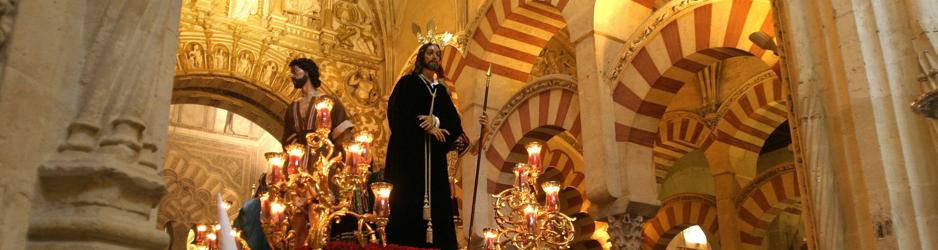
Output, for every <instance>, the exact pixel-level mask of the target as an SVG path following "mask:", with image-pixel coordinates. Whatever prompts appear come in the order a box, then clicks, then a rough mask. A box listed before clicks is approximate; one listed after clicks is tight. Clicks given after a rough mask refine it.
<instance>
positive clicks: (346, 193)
mask: <svg viewBox="0 0 938 250" xmlns="http://www.w3.org/2000/svg"><path fill="white" fill-rule="evenodd" d="M331 109H332V102H331V100H328V99H327V100H325V101H323V102H320V103H317V104H316V114H315V115H316V122H317V128H320V129H318V130H316V132H313V133H309V134H307V135H306V142H307V145H306V146H304V145H301V144H291V145H288V146H287V147H286V152H284V153H278V152H271V153H267V154H265V156H266V157H267V159H268V161H269V163H270V174H269V175H268V180H267V182H268V183H269V184H268V192H267V193H266V194H262V195H261V198H260V200H261V208H262V209H261V223H262V224H263V229H264V233H265V234H266V235H267V240H268V243H269V244H270V245H271V247H273V248H274V249H294V248H297V247H303V246H306V247H309V248H310V249H322V248H323V247H325V245H326V243H327V240H328V239H329V235H330V231H331V223H330V222H332V221H336V222H338V221H339V220H340V218H342V217H344V216H351V217H354V218H355V219H357V220H358V225H357V229H356V231H355V237H356V239H357V241H358V242H359V243H360V244H362V245H364V244H366V243H372V244H377V243H378V242H379V240H380V243H381V244H382V245H386V244H387V241H386V237H385V226H386V225H387V221H388V215H389V213H390V207H389V206H388V198H389V196H390V193H391V189H392V188H393V187H392V185H391V184H389V183H384V182H377V183H373V184H371V191H372V192H374V196H375V202H374V207H373V208H372V209H371V210H372V212H370V213H368V212H365V211H364V210H368V209H367V208H365V206H364V203H367V200H368V198H367V192H368V191H369V190H368V188H367V187H366V184H367V178H368V175H369V173H370V172H371V170H370V166H371V159H370V143H371V136H370V135H368V134H365V133H362V134H360V135H359V136H357V137H356V140H355V142H354V143H352V144H350V145H348V146H347V147H346V148H345V155H344V156H345V157H343V154H342V153H339V152H336V151H335V145H334V144H333V143H332V141H331V140H330V139H329V134H330V129H329V128H330V127H331V121H330V114H329V112H330V111H331ZM311 115H312V114H311ZM304 156H305V157H304ZM284 160H286V163H287V164H286V169H283V166H284ZM304 163H306V164H304ZM356 208H358V209H356Z"/></svg>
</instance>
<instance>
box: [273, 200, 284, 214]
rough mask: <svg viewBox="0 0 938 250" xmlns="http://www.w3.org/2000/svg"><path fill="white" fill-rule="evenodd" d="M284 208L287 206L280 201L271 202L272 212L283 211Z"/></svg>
mask: <svg viewBox="0 0 938 250" xmlns="http://www.w3.org/2000/svg"><path fill="white" fill-rule="evenodd" d="M284 210H287V206H285V205H283V204H282V203H280V202H274V203H270V212H272V213H283V211H284Z"/></svg>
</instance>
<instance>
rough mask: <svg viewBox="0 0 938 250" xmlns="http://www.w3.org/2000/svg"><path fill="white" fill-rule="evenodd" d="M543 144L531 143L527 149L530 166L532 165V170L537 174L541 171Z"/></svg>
mask: <svg viewBox="0 0 938 250" xmlns="http://www.w3.org/2000/svg"><path fill="white" fill-rule="evenodd" d="M541 148H542V146H541V143H539V142H531V143H528V145H527V146H526V147H525V149H526V150H527V151H528V165H531V170H532V171H535V172H540V171H541Z"/></svg>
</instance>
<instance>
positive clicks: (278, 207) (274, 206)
mask: <svg viewBox="0 0 938 250" xmlns="http://www.w3.org/2000/svg"><path fill="white" fill-rule="evenodd" d="M286 209H287V206H285V205H283V203H280V202H276V201H275V202H273V203H270V221H271V223H272V224H274V225H280V221H282V220H283V211H284V210H286Z"/></svg>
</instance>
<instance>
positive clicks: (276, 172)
mask: <svg viewBox="0 0 938 250" xmlns="http://www.w3.org/2000/svg"><path fill="white" fill-rule="evenodd" d="M264 157H267V163H268V164H270V173H269V174H267V183H268V184H277V183H278V182H280V181H281V180H283V154H282V153H279V152H267V153H264Z"/></svg>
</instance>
